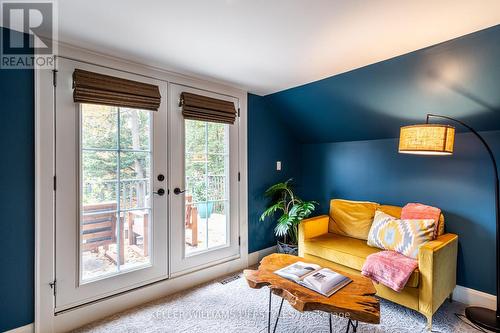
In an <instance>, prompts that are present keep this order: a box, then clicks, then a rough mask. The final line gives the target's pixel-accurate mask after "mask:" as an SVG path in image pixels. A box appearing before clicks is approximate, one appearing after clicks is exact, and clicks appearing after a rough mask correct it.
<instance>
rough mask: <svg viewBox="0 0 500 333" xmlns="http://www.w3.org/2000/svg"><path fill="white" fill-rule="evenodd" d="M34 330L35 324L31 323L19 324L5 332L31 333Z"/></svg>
mask: <svg viewBox="0 0 500 333" xmlns="http://www.w3.org/2000/svg"><path fill="white" fill-rule="evenodd" d="M34 331H35V326H34V325H33V323H31V324H28V325H25V326H21V327H18V328H14V329H11V330H10V331H7V332H5V333H33V332H34Z"/></svg>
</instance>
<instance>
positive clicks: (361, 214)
mask: <svg viewBox="0 0 500 333" xmlns="http://www.w3.org/2000/svg"><path fill="white" fill-rule="evenodd" d="M377 209H378V210H381V211H383V212H384V213H387V214H389V215H392V216H394V217H396V218H399V217H400V216H401V209H402V208H401V207H396V206H388V205H380V204H377V203H374V202H361V201H348V200H339V199H334V200H332V201H331V202H330V213H329V215H322V216H317V217H313V218H309V219H305V220H303V221H302V222H301V223H300V225H299V256H302V257H304V258H310V259H313V260H316V261H317V262H319V263H321V262H322V261H328V263H329V264H332V263H333V265H334V266H337V267H338V268H339V270H344V271H346V272H350V273H355V274H360V271H361V268H362V266H363V263H364V262H365V259H366V257H367V256H368V255H370V254H372V253H375V252H378V251H381V250H380V249H378V248H374V247H370V246H368V245H367V243H366V240H367V238H368V232H369V230H370V227H371V223H372V222H373V217H374V215H375V211H376V210H377ZM457 248H458V237H457V235H455V234H449V233H447V234H446V233H444V216H443V215H442V214H441V218H440V220H439V224H438V236H437V238H436V239H435V240H433V241H430V242H428V243H426V244H424V245H423V246H421V247H420V249H419V253H418V268H417V269H415V271H414V272H413V274H412V275H411V276H410V279H409V280H408V282H407V284H406V286H405V288H404V289H403V290H402V291H401V292H395V291H393V290H392V289H390V288H388V287H386V286H384V285H382V284H375V288H376V289H377V295H378V296H380V297H382V298H385V299H388V300H390V301H392V302H395V303H398V304H400V305H403V306H406V307H408V308H410V309H413V310H416V311H418V312H420V313H421V314H423V315H424V316H425V317H426V318H427V327H428V329H430V328H431V327H432V315H433V314H434V312H436V310H437V309H438V308H439V307H440V306H441V304H443V302H444V301H445V300H446V298H447V297H448V296H450V297H451V293H452V291H453V289H454V288H455V285H456V265H457Z"/></svg>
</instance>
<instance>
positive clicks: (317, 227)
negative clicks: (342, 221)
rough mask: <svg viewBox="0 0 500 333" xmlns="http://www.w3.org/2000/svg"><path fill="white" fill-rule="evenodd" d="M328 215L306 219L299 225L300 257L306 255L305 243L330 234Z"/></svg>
mask: <svg viewBox="0 0 500 333" xmlns="http://www.w3.org/2000/svg"><path fill="white" fill-rule="evenodd" d="M329 221H330V217H329V216H328V215H320V216H316V217H311V218H309V219H304V220H302V221H301V222H300V224H299V256H303V255H304V241H305V240H306V239H309V238H313V237H318V236H321V235H324V234H326V233H328V222H329Z"/></svg>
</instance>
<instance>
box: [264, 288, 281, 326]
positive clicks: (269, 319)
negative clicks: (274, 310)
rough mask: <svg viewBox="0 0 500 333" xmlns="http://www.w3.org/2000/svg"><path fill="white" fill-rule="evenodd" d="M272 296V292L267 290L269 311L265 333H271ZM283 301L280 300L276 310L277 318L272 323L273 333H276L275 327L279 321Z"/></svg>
mask: <svg viewBox="0 0 500 333" xmlns="http://www.w3.org/2000/svg"><path fill="white" fill-rule="evenodd" d="M272 296H273V291H272V289H271V288H269V309H268V311H267V333H271V298H272ZM284 300H285V299H284V298H282V299H281V303H280V308H279V310H278V316H277V317H276V322H275V323H274V328H273V333H274V332H276V327H277V326H278V320H279V319H280V314H281V309H282V308H283V301H284Z"/></svg>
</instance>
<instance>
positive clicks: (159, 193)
mask: <svg viewBox="0 0 500 333" xmlns="http://www.w3.org/2000/svg"><path fill="white" fill-rule="evenodd" d="M153 193H154V194H158V195H159V196H160V197H161V196H163V195H165V190H164V189H162V188H159V189H158V191H156V192H153Z"/></svg>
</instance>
